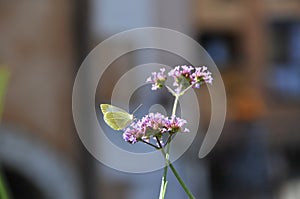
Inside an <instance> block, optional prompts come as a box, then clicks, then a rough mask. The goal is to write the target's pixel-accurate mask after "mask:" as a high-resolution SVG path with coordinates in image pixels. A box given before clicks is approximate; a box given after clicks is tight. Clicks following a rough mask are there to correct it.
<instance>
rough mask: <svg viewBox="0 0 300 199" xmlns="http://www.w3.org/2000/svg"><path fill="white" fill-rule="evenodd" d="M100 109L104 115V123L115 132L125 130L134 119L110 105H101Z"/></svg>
mask: <svg viewBox="0 0 300 199" xmlns="http://www.w3.org/2000/svg"><path fill="white" fill-rule="evenodd" d="M100 108H101V111H102V113H103V118H104V121H105V122H106V124H107V125H108V126H110V127H111V128H112V129H114V130H122V129H124V128H125V127H127V126H128V125H129V124H130V123H131V122H132V121H133V119H134V117H133V115H132V114H129V113H127V111H125V110H123V109H121V108H119V107H116V106H113V105H110V104H100Z"/></svg>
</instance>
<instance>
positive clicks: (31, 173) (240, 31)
mask: <svg viewBox="0 0 300 199" xmlns="http://www.w3.org/2000/svg"><path fill="white" fill-rule="evenodd" d="M144 26H158V27H165V28H170V29H174V30H178V31H181V32H183V33H185V34H187V35H189V36H190V37H192V38H193V39H195V40H196V41H198V42H199V43H200V44H201V45H202V46H203V47H204V48H205V49H206V50H207V51H208V53H209V54H210V56H211V57H212V58H213V59H214V61H215V62H216V64H217V65H218V67H219V70H220V72H221V74H222V77H223V80H224V83H225V87H226V92H227V97H228V111H227V119H226V123H225V127H224V131H223V133H222V135H221V137H220V140H219V141H218V143H217V145H216V147H215V148H214V149H213V151H212V152H211V153H210V154H209V155H208V156H207V157H206V158H204V159H201V160H200V159H198V157H197V156H198V150H199V146H200V145H201V140H202V139H201V138H202V137H203V134H202V133H203V132H205V129H206V128H207V126H208V124H209V119H210V108H209V106H208V104H210V100H209V95H208V92H207V89H206V88H205V87H203V89H201V91H198V92H197V94H198V97H199V99H200V106H201V105H202V106H201V114H202V115H201V121H200V124H201V125H200V128H199V136H198V138H197V139H196V140H195V142H194V143H193V145H192V146H191V147H190V149H189V151H188V152H187V153H186V154H185V155H184V156H183V157H181V158H180V159H179V160H178V161H177V162H176V163H175V166H176V167H177V168H178V170H179V172H180V173H181V174H182V175H183V178H184V180H185V181H186V182H187V184H188V186H189V187H191V191H192V192H193V193H194V194H195V196H196V198H205V199H223V198H224V199H227V198H229V199H235V198H237V199H240V198H243V199H245V198H246V199H248V198H249V199H250V198H251V199H252V198H253V199H254V198H255V199H260V198H261V199H268V198H274V199H299V198H300V169H299V168H300V132H299V129H300V123H299V121H300V120H299V119H300V1H299V0H243V1H242V0H188V1H180V0H166V1H159V0H152V1H138V0H132V1H116V0H98V1H97V0H74V1H70V0H65V1H59V0H51V1H50V0H44V1H33V0H28V1H14V0H12V1H6V0H0V44H1V45H0V98H1V99H0V113H1V115H2V121H1V126H0V166H1V174H0V178H2V179H3V180H2V181H3V182H4V183H0V192H3V187H4V186H5V187H6V190H7V191H6V192H7V194H8V195H10V198H15V199H19V198H23V199H27V198H30V199H35V198H38V199H43V198H47V199H54V198H55V199H77V198H78V199H81V198H86V199H97V198H99V199H100V198H112V199H113V198H122V199H123V198H124V199H135V198H143V199H147V198H149V199H150V198H151V199H152V198H156V197H157V196H158V193H159V187H160V177H161V175H162V171H156V172H151V173H147V174H126V173H121V172H118V171H114V170H113V169H110V168H108V167H106V166H104V165H102V164H100V163H99V162H98V161H96V160H95V159H94V158H93V157H92V156H91V155H90V154H89V153H88V152H87V151H86V149H85V148H84V146H83V145H82V143H81V141H80V139H79V137H78V135H77V133H76V130H75V128H74V123H73V119H72V110H71V95H72V86H73V82H74V79H75V75H76V73H77V70H78V69H79V66H80V64H81V62H82V61H83V60H84V58H85V56H86V55H87V54H88V52H89V51H90V50H92V49H93V48H94V47H95V46H96V45H97V44H98V43H99V42H101V41H103V40H104V39H106V38H108V37H109V36H111V35H113V34H115V33H118V32H121V31H125V30H128V29H131V28H137V27H144ZM132 42H135V41H128V44H127V43H126V45H132ZM115 48H118V46H117V45H115V46H111V48H110V49H107V52H108V53H109V52H113V50H114V49H115ZM150 62H157V63H161V64H166V65H170V66H174V65H178V64H188V63H186V61H185V60H183V59H182V58H180V57H178V56H176V55H174V54H171V53H168V52H163V51H159V50H151V49H147V50H139V51H134V52H131V53H128V54H126V55H124V56H122V57H120V58H119V59H117V60H116V61H115V62H114V63H112V64H111V66H110V67H109V68H108V69H107V70H106V71H105V74H106V75H104V76H103V78H101V80H100V82H99V89H98V91H97V95H96V100H95V107H98V105H99V103H103V102H108V101H109V100H110V96H111V92H112V89H113V87H114V85H115V83H116V82H117V80H118V79H119V78H120V77H121V76H122V74H124V73H125V72H126V71H128V70H129V69H130V68H133V67H134V66H136V65H139V64H144V63H150ZM199 64H200V63H199ZM129 86H130V85H129ZM100 88H101V89H100ZM146 92H147V93H148V92H149V87H146V88H145V90H143V89H140V90H138V91H137V93H136V94H135V95H136V96H134V97H133V98H132V100H131V102H130V109H132V110H133V109H134V108H135V107H136V106H137V105H138V104H139V103H140V102H139V100H141V101H143V103H146V105H148V106H149V107H150V105H151V104H156V103H160V104H164V105H165V107H166V108H168V107H170V106H172V105H171V103H172V100H171V101H170V100H169V98H168V97H166V96H165V95H164V92H163V91H162V92H161V93H159V94H158V95H157V96H158V97H154V96H152V95H151V97H146V99H147V100H146V102H145V99H144V98H142V97H141V96H145V95H147V94H145V93H146ZM124 95H126V91H124ZM121 100H122V99H120V101H121ZM146 107H147V106H146ZM132 110H131V111H132ZM99 122H103V121H102V115H101V114H100V113H99ZM114 135H116V136H115V137H114V136H111V137H110V138H111V139H112V140H113V141H114V142H115V143H119V142H120V143H121V142H122V143H123V141H121V139H122V138H121V136H120V135H117V134H114ZM125 144H126V143H125ZM126 146H127V147H130V145H126ZM1 176H2V177H1ZM169 177H170V184H169V185H170V186H169V187H168V191H167V198H186V196H185V194H184V192H183V191H182V189H181V187H180V186H179V184H178V183H177V182H176V180H175V179H174V177H173V176H172V174H171V173H170V175H169ZM2 197H4V196H3V195H2ZM1 199H2V198H1ZM3 199H4V198H3Z"/></svg>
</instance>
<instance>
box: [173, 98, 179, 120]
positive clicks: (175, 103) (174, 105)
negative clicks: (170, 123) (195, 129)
mask: <svg viewBox="0 0 300 199" xmlns="http://www.w3.org/2000/svg"><path fill="white" fill-rule="evenodd" d="M178 100H179V96H178V95H176V96H175V100H174V104H173V109H172V116H173V115H176V109H177V104H178Z"/></svg>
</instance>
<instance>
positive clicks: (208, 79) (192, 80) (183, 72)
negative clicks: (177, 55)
mask: <svg viewBox="0 0 300 199" xmlns="http://www.w3.org/2000/svg"><path fill="white" fill-rule="evenodd" d="M168 75H169V76H170V77H173V78H174V83H173V86H175V87H177V88H176V89H175V91H176V93H180V92H181V91H183V90H184V89H185V88H187V87H188V86H190V85H193V87H194V88H200V85H201V84H203V83H209V84H211V83H212V80H213V78H212V76H211V72H209V71H208V69H207V67H206V66H202V67H193V66H186V65H184V66H176V67H175V68H174V69H172V70H171V71H170V72H169V73H168Z"/></svg>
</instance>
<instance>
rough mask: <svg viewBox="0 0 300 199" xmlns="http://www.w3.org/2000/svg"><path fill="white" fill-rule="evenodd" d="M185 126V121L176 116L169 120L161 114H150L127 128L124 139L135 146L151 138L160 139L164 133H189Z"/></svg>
mask: <svg viewBox="0 0 300 199" xmlns="http://www.w3.org/2000/svg"><path fill="white" fill-rule="evenodd" d="M185 124H186V121H185V120H184V119H181V118H179V117H176V116H172V117H171V118H168V117H166V116H164V115H162V114H160V113H155V114H154V113H149V114H148V115H145V116H144V117H143V118H142V119H140V120H138V121H136V122H133V123H132V124H131V125H130V126H129V127H128V128H126V129H125V131H124V133H123V139H124V140H125V141H126V142H129V143H131V144H134V143H136V142H138V141H141V140H144V141H146V140H149V139H150V138H151V137H155V136H159V137H160V136H161V135H162V134H164V133H171V134H173V133H177V132H189V130H188V129H186V128H183V126H184V125H185Z"/></svg>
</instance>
